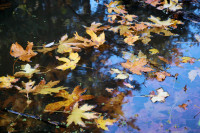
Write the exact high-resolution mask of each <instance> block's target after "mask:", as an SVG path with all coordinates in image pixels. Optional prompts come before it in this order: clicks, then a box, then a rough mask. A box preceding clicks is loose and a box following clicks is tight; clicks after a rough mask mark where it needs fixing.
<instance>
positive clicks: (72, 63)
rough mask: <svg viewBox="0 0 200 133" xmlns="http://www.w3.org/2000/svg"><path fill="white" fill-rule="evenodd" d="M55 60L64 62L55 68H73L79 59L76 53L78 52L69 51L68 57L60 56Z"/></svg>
mask: <svg viewBox="0 0 200 133" xmlns="http://www.w3.org/2000/svg"><path fill="white" fill-rule="evenodd" d="M56 59H57V60H59V61H62V62H65V64H63V65H61V66H58V67H56V68H57V69H61V70H66V69H69V68H70V69H71V70H73V69H75V68H76V64H77V63H78V61H79V60H80V56H79V55H78V53H70V55H69V59H68V58H65V57H62V58H59V57H56Z"/></svg>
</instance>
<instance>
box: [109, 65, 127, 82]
mask: <svg viewBox="0 0 200 133" xmlns="http://www.w3.org/2000/svg"><path fill="white" fill-rule="evenodd" d="M110 73H111V74H114V73H117V74H118V75H117V76H116V77H115V79H126V78H128V77H129V74H128V73H126V72H124V71H120V70H119V69H115V68H111V71H110Z"/></svg>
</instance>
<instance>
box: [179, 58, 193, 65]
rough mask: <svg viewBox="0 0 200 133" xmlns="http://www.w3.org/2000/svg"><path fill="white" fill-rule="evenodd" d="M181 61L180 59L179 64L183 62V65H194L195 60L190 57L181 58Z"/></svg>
mask: <svg viewBox="0 0 200 133" xmlns="http://www.w3.org/2000/svg"><path fill="white" fill-rule="evenodd" d="M181 59H182V61H181V62H183V63H188V62H189V63H191V64H192V63H194V62H195V60H196V59H195V58H192V57H182V58H181Z"/></svg>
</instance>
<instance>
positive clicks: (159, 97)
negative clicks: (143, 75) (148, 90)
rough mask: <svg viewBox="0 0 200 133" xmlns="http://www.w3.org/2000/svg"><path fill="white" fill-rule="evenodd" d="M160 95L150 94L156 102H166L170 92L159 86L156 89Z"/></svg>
mask: <svg viewBox="0 0 200 133" xmlns="http://www.w3.org/2000/svg"><path fill="white" fill-rule="evenodd" d="M156 92H157V93H158V95H150V97H151V101H152V102H153V103H155V102H165V98H166V97H168V96H169V93H168V92H164V90H163V88H159V89H157V90H156Z"/></svg>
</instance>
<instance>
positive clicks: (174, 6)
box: [157, 0, 182, 11]
mask: <svg viewBox="0 0 200 133" xmlns="http://www.w3.org/2000/svg"><path fill="white" fill-rule="evenodd" d="M162 4H163V6H159V7H158V8H157V9H159V10H163V9H169V10H170V11H176V10H179V9H182V7H181V5H180V4H179V3H178V0H170V1H169V3H168V0H164V2H162Z"/></svg>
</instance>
